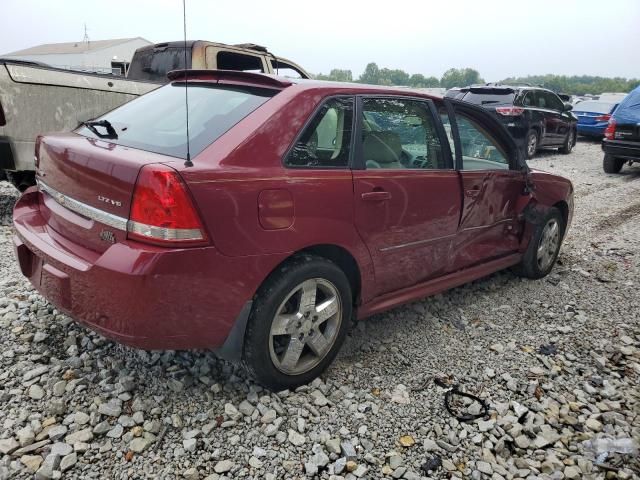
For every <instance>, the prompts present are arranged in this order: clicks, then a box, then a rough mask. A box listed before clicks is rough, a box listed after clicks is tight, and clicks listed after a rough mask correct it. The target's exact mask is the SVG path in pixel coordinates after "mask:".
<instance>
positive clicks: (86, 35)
mask: <svg viewBox="0 0 640 480" xmlns="http://www.w3.org/2000/svg"><path fill="white" fill-rule="evenodd" d="M82 41H83V42H84V43H86V44H87V50H89V48H91V40H89V33H87V24H86V23H85V24H84V38H83V39H82Z"/></svg>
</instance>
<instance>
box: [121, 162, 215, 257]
mask: <svg viewBox="0 0 640 480" xmlns="http://www.w3.org/2000/svg"><path fill="white" fill-rule="evenodd" d="M127 230H128V234H127V238H130V239H132V240H139V241H144V242H147V243H154V244H156V245H165V246H169V245H173V246H175V245H189V244H202V243H204V241H205V240H206V234H205V231H204V227H203V225H202V222H201V220H200V217H199V215H198V212H197V211H196V209H195V207H194V205H193V201H192V200H191V196H190V195H189V192H188V191H187V187H186V185H185V184H184V182H183V181H182V179H181V178H180V175H179V174H178V172H176V171H175V170H173V169H172V168H170V167H167V166H164V165H157V164H156V165H147V166H145V167H143V168H142V170H141V171H140V174H139V175H138V180H137V182H136V186H135V189H134V191H133V199H132V201H131V212H130V214H129V221H128V222H127Z"/></svg>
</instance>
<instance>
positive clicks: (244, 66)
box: [216, 50, 264, 73]
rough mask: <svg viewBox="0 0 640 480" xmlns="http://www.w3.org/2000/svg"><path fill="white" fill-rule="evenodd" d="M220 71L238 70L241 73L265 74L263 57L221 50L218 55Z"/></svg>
mask: <svg viewBox="0 0 640 480" xmlns="http://www.w3.org/2000/svg"><path fill="white" fill-rule="evenodd" d="M216 65H217V67H218V69H219V70H238V71H241V72H252V73H264V65H263V63H262V57H259V56H257V55H246V54H243V53H236V52H229V51H225V50H221V51H219V52H218V54H217V55H216Z"/></svg>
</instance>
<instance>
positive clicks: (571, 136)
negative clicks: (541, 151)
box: [560, 130, 577, 155]
mask: <svg viewBox="0 0 640 480" xmlns="http://www.w3.org/2000/svg"><path fill="white" fill-rule="evenodd" d="M576 137H577V134H576V131H575V130H570V131H569V133H567V138H566V139H565V140H564V144H563V145H562V147H560V153H562V154H564V155H569V154H570V153H571V151H572V150H573V147H574V146H575V145H576Z"/></svg>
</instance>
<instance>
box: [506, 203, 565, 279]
mask: <svg viewBox="0 0 640 480" xmlns="http://www.w3.org/2000/svg"><path fill="white" fill-rule="evenodd" d="M565 227H566V226H565V223H564V219H563V218H562V214H561V213H560V210H558V209H557V208H555V207H551V208H550V209H549V211H548V212H547V214H546V215H545V216H544V219H543V221H542V222H541V223H540V224H538V225H536V228H535V230H534V231H533V234H532V235H531V240H529V246H528V247H527V251H526V252H525V254H524V256H523V257H522V262H521V263H520V265H518V266H517V267H516V268H515V269H514V270H515V272H516V273H517V274H519V275H520V276H523V277H527V278H534V279H537V278H542V277H544V276H546V275H547V274H548V273H549V272H550V271H551V269H552V268H553V265H554V264H555V263H556V259H557V258H558V254H559V253H560V245H561V244H562V238H563V236H564V230H565Z"/></svg>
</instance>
